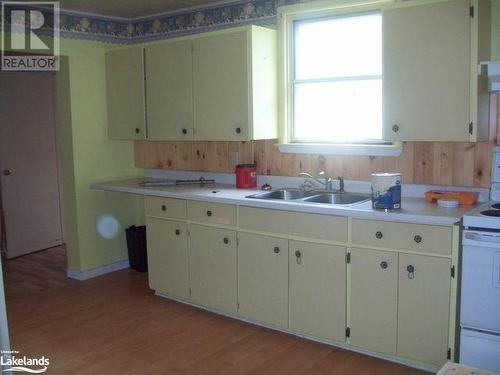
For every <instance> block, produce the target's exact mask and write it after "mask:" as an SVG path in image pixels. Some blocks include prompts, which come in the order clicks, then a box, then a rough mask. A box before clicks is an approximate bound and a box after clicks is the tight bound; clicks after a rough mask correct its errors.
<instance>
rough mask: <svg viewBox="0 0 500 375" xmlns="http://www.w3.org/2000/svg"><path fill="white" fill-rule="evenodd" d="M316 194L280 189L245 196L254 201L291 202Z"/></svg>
mask: <svg viewBox="0 0 500 375" xmlns="http://www.w3.org/2000/svg"><path fill="white" fill-rule="evenodd" d="M314 194H317V192H316V193H313V192H308V191H302V190H299V189H280V190H274V191H264V192H262V193H257V194H253V195H249V196H247V198H254V199H271V200H273V199H278V200H284V201H292V200H297V199H302V198H305V197H309V196H311V195H314Z"/></svg>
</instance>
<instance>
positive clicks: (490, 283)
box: [460, 231, 500, 334]
mask: <svg viewBox="0 0 500 375" xmlns="http://www.w3.org/2000/svg"><path fill="white" fill-rule="evenodd" d="M460 315H461V317H460V321H461V326H462V327H464V328H471V329H475V330H481V331H489V332H492V333H496V334H500V233H491V232H479V231H464V234H463V259H462V300H461V308H460Z"/></svg>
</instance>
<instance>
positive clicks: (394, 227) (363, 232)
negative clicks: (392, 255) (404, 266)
mask: <svg viewBox="0 0 500 375" xmlns="http://www.w3.org/2000/svg"><path fill="white" fill-rule="evenodd" d="M451 239H452V232H451V228H449V227H444V226H434V225H425V224H407V223H395V222H389V221H376V220H361V219H353V220H352V243H353V244H354V245H363V246H376V247H385V248H392V249H397V250H411V251H422V252H426V253H435V254H441V255H449V254H451Z"/></svg>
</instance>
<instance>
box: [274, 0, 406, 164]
mask: <svg viewBox="0 0 500 375" xmlns="http://www.w3.org/2000/svg"><path fill="white" fill-rule="evenodd" d="M395 2H396V0H374V1H366V0H361V1H359V0H358V1H354V2H353V1H352V0H351V1H349V0H326V1H316V2H312V3H302V4H296V5H289V6H282V7H279V8H278V35H279V67H278V73H279V96H280V100H279V148H280V151H281V152H284V153H289V152H293V153H320V151H321V153H323V154H342V155H346V154H347V155H375V156H379V155H387V156H397V155H400V154H401V151H402V145H401V143H399V142H396V143H392V142H387V141H384V140H381V141H380V142H378V140H377V141H376V142H369V141H368V140H367V141H366V142H364V141H363V142H358V143H334V142H331V143H320V142H318V143H315V142H309V143H304V142H295V141H294V139H293V134H294V133H293V130H294V129H293V126H294V124H293V119H294V100H295V98H294V85H295V66H294V61H295V56H294V53H295V50H294V44H295V42H294V31H295V27H296V23H297V22H301V21H308V20H311V21H312V22H314V21H315V20H321V19H330V18H335V17H346V16H350V15H352V16H356V15H358V14H359V15H362V14H370V13H383V9H384V5H393V4H394V3H395ZM382 79H383V72H382Z"/></svg>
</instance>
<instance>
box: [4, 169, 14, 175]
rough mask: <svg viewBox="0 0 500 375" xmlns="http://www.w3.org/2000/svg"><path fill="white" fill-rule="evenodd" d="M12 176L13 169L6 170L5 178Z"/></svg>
mask: <svg viewBox="0 0 500 375" xmlns="http://www.w3.org/2000/svg"><path fill="white" fill-rule="evenodd" d="M11 174H12V169H8V168H7V169H4V170H3V175H4V176H10V175H11Z"/></svg>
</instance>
